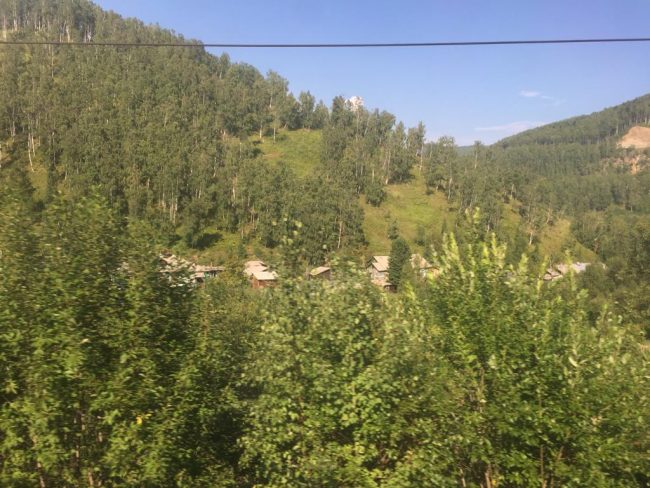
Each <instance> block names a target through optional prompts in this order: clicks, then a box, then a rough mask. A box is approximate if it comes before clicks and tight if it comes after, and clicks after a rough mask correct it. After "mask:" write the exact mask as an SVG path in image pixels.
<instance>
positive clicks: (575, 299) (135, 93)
mask: <svg viewBox="0 0 650 488" xmlns="http://www.w3.org/2000/svg"><path fill="white" fill-rule="evenodd" d="M0 29H1V31H0V36H1V38H2V39H4V40H25V41H39V40H56V41H61V42H62V43H63V45H59V46H52V45H1V46H0V486H9V487H19V488H20V487H32V486H40V487H42V488H50V487H102V486H106V487H113V486H115V487H132V486H144V487H170V486H176V487H179V488H180V487H197V488H198V487H211V486H218V487H222V486H223V487H251V488H252V487H262V486H268V487H278V486H291V487H294V486H295V487H320V486H323V487H325V486H336V487H339V486H340V487H368V488H379V487H385V488H388V487H391V488H398V487H420V486H442V487H455V486H461V487H463V488H465V487H477V488H478V487H480V488H496V487H500V486H507V487H529V486H542V487H554V486H558V487H559V486H567V487H583V486H594V487H614V486H616V487H618V486H621V487H643V486H647V485H648V483H649V482H650V480H649V478H648V473H650V460H649V458H648V455H647V454H648V452H649V450H650V441H649V437H648V435H647V433H648V432H649V431H650V411H648V408H647V405H648V403H649V402H650V398H648V392H649V391H650V384H649V379H650V368H649V365H648V351H649V349H648V345H647V344H648V342H647V340H648V337H650V171H648V164H647V160H648V157H649V154H648V150H636V149H629V148H627V149H626V148H621V147H618V142H619V140H620V138H621V137H622V136H623V135H624V134H625V133H626V132H627V131H628V130H629V129H630V128H631V127H633V126H637V125H647V124H648V117H649V115H650V95H646V96H644V97H641V98H639V99H636V100H633V101H630V102H628V103H626V104H623V105H621V106H618V107H613V108H611V109H607V110H605V111H603V112H599V113H597V114H592V115H590V116H584V117H577V118H575V119H570V120H567V121H562V122H558V123H555V124H551V125H549V126H544V127H540V128H538V129H534V130H531V131H528V132H525V133H522V134H520V135H517V136H513V137H511V138H508V139H505V140H503V141H501V142H499V143H497V144H495V145H492V146H485V145H483V144H481V143H480V142H477V143H476V144H474V145H473V146H472V147H470V148H464V149H463V151H459V150H458V148H457V147H456V144H455V141H454V139H453V138H451V137H441V138H440V139H438V140H437V141H428V140H427V138H426V131H425V127H424V126H423V125H422V124H419V125H418V126H417V127H413V128H407V127H405V126H404V124H403V123H400V122H399V121H398V120H397V119H396V117H395V116H394V115H392V114H390V113H388V112H385V111H382V110H379V109H373V110H371V109H367V108H365V107H363V106H359V105H356V104H354V103H350V102H349V101H346V100H345V99H344V98H343V97H336V98H334V100H332V101H331V103H327V104H325V103H324V102H322V101H321V102H317V100H316V99H315V98H314V96H313V95H311V94H310V93H309V92H302V93H300V94H298V95H297V96H296V95H294V94H292V93H291V91H290V90H289V85H288V81H287V80H285V79H283V78H282V77H281V76H280V75H279V74H277V73H275V72H272V71H271V72H269V73H267V74H265V75H263V74H261V73H260V72H259V71H258V70H257V69H256V68H254V67H253V66H250V65H247V64H243V63H233V62H232V61H231V60H230V59H229V58H228V56H227V55H220V56H214V55H212V54H210V53H208V52H206V51H205V50H204V49H203V48H201V47H199V46H194V47H184V48H170V47H155V48H153V47H138V48H125V47H121V48H120V47H106V46H103V47H102V46H92V43H93V42H101V41H118V42H119V41H129V42H139V43H166V42H177V41H184V40H183V39H182V38H181V37H180V36H178V35H176V34H174V33H173V32H170V31H167V30H164V29H161V28H159V27H154V26H146V25H144V24H143V23H141V22H140V21H137V20H134V19H123V18H121V17H120V16H118V15H116V14H114V13H109V12H105V11H103V10H102V9H100V8H99V7H97V6H95V5H94V4H92V3H90V2H88V1H86V0H58V1H47V0H0ZM71 41H76V42H81V43H83V46H72V45H66V43H68V42H71ZM186 42H188V43H192V42H193V41H186ZM170 249H171V250H173V251H174V252H176V253H179V254H182V255H185V256H189V255H192V256H194V257H193V259H198V260H201V259H204V260H212V259H216V260H218V263H215V264H220V265H223V267H219V270H220V271H219V274H218V275H217V276H216V277H213V278H212V279H207V278H206V279H205V280H204V281H201V282H200V283H197V282H196V281H193V278H192V276H191V274H190V269H188V268H183V267H178V268H172V269H169V268H163V267H162V265H161V256H162V255H161V253H163V252H166V251H168V250H170ZM415 252H417V253H421V254H422V256H419V257H416V259H417V260H418V261H420V260H422V261H424V262H427V260H429V261H431V263H428V264H429V265H430V267H429V268H426V269H425V272H424V273H421V272H420V271H421V269H419V268H418V269H416V270H414V269H413V266H412V263H413V259H414V256H412V253H415ZM377 253H379V254H386V255H388V254H389V253H390V256H382V257H384V258H385V261H386V262H387V264H388V277H389V278H390V280H391V281H392V284H391V287H389V288H386V289H392V290H396V291H397V293H385V292H384V291H383V288H378V287H376V286H375V285H374V284H373V282H372V281H371V279H370V277H369V276H368V273H367V271H366V265H367V261H368V258H369V257H370V256H369V255H370V254H377ZM253 258H256V259H258V258H264V259H265V260H267V261H268V262H269V264H270V265H271V268H270V269H272V270H273V273H276V272H277V276H279V279H278V280H277V285H276V286H274V287H270V288H268V289H265V290H260V289H254V288H253V287H254V286H255V282H254V281H253V279H251V280H250V281H249V280H248V279H247V278H246V277H245V276H244V274H243V273H242V269H243V262H244V261H245V260H247V259H253ZM578 259H579V260H583V261H588V262H589V263H592V264H591V265H590V266H587V265H586V264H584V263H580V264H581V265H584V266H583V267H582V268H579V269H581V270H582V272H581V273H580V274H577V273H573V272H567V273H566V274H565V275H564V276H563V277H562V278H561V279H557V280H544V279H543V276H544V273H545V271H546V269H547V267H548V266H549V265H550V264H559V263H560V262H566V263H567V264H568V263H570V262H572V261H575V260H578ZM420 262H421V261H420ZM321 264H328V266H329V268H328V273H329V275H328V278H323V279H322V280H320V279H310V278H313V276H312V275H306V274H305V270H306V269H310V268H311V267H313V266H314V265H321ZM567 269H571V268H570V267H569V266H567ZM427 270H428V271H427ZM270 274H272V273H270Z"/></svg>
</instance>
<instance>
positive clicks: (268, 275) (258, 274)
mask: <svg viewBox="0 0 650 488" xmlns="http://www.w3.org/2000/svg"><path fill="white" fill-rule="evenodd" d="M277 283H278V274H277V273H276V272H275V271H259V270H258V271H253V274H252V275H251V286H252V287H253V288H269V287H272V286H275V285H276V284H277Z"/></svg>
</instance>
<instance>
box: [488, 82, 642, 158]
mask: <svg viewBox="0 0 650 488" xmlns="http://www.w3.org/2000/svg"><path fill="white" fill-rule="evenodd" d="M648 124H650V94H646V95H643V96H640V97H638V98H635V99H633V100H629V101H627V102H624V103H622V104H620V105H616V106H614V107H609V108H606V109H603V110H601V111H598V112H594V113H592V114H589V115H580V116H577V117H571V118H569V119H564V120H560V121H557V122H553V123H550V124H547V125H543V126H540V127H536V128H534V129H529V130H527V131H524V132H521V133H519V134H515V135H513V136H510V137H506V138H505V139H502V140H500V141H498V142H496V143H495V146H500V147H504V148H507V147H509V146H516V145H528V144H567V143H579V144H600V143H603V142H612V141H613V140H615V139H617V138H619V137H621V136H622V135H623V134H625V133H626V132H627V130H628V129H630V128H631V127H633V126H635V125H648Z"/></svg>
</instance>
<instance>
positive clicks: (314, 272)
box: [309, 266, 331, 276]
mask: <svg viewBox="0 0 650 488" xmlns="http://www.w3.org/2000/svg"><path fill="white" fill-rule="evenodd" d="M330 269H331V268H330V267H328V266H319V267H318V268H314V269H312V270H311V271H310V272H309V274H310V275H312V276H318V275H319V274H323V273H326V272H328V271H329V270H330Z"/></svg>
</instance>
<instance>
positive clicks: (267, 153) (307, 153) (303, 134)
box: [258, 129, 322, 176]
mask: <svg viewBox="0 0 650 488" xmlns="http://www.w3.org/2000/svg"><path fill="white" fill-rule="evenodd" d="M321 137H322V133H321V131H320V130H312V131H308V130H306V129H301V130H296V131H281V132H279V133H278V134H277V136H276V138H275V142H274V141H273V137H265V138H264V139H263V140H262V141H261V142H260V143H259V146H258V147H259V148H260V149H261V150H262V153H263V154H264V159H265V160H266V161H268V162H269V163H273V164H277V163H279V162H285V163H287V164H288V165H289V166H290V167H291V168H293V170H294V171H295V172H296V174H297V175H298V176H306V175H308V174H309V173H310V172H311V171H312V169H313V168H314V167H315V166H316V164H317V163H318V160H319V158H320V147H321Z"/></svg>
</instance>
